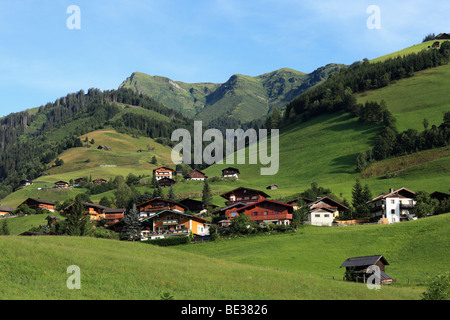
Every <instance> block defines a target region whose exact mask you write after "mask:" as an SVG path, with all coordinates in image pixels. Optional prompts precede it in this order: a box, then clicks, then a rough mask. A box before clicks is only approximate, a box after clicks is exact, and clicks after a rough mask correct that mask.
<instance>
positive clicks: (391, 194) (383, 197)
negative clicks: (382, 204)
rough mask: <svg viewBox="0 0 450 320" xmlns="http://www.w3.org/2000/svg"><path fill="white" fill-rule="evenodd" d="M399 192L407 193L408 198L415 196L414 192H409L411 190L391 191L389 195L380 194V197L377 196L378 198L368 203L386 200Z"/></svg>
mask: <svg viewBox="0 0 450 320" xmlns="http://www.w3.org/2000/svg"><path fill="white" fill-rule="evenodd" d="M400 192H406V193H409V195H410V196H413V197H414V195H415V194H416V193H415V192H414V191H411V190H409V189H406V188H400V189H397V190H395V191H393V192H389V193H385V194H382V195H380V196H378V197H376V198H374V199H372V200H370V201H369V202H374V201H378V200H381V199H386V198H388V197H390V196H393V195H395V194H396V193H400Z"/></svg>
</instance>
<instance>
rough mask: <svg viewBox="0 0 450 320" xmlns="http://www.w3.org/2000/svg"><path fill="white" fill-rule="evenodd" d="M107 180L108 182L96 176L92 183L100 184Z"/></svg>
mask: <svg viewBox="0 0 450 320" xmlns="http://www.w3.org/2000/svg"><path fill="white" fill-rule="evenodd" d="M107 182H108V181H107V180H105V179H102V178H98V179H95V180H94V181H92V183H93V184H95V185H100V184H103V183H107Z"/></svg>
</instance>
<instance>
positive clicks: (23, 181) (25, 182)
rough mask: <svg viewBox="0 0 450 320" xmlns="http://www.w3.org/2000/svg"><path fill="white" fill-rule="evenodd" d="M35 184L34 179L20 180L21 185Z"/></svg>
mask: <svg viewBox="0 0 450 320" xmlns="http://www.w3.org/2000/svg"><path fill="white" fill-rule="evenodd" d="M32 184H33V181H31V180H22V181H20V184H19V187H27V186H31V185H32Z"/></svg>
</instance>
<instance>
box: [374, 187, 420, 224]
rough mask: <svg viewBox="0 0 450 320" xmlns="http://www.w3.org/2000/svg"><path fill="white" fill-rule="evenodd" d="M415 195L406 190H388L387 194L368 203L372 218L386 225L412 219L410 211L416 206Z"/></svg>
mask: <svg viewBox="0 0 450 320" xmlns="http://www.w3.org/2000/svg"><path fill="white" fill-rule="evenodd" d="M415 195H416V194H415V192H413V191H411V190H408V189H406V188H401V189H398V190H394V189H390V190H389V193H386V194H382V195H380V196H378V197H376V198H374V199H372V200H371V201H369V204H370V205H371V208H370V212H371V214H372V217H373V218H375V219H376V220H381V221H382V222H387V223H396V222H401V221H405V220H410V219H414V215H413V212H412V210H413V209H414V206H415V205H416V201H415Z"/></svg>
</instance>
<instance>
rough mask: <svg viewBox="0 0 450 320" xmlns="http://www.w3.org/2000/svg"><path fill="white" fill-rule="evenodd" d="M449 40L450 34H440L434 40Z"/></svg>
mask: <svg viewBox="0 0 450 320" xmlns="http://www.w3.org/2000/svg"><path fill="white" fill-rule="evenodd" d="M448 39H450V33H440V34H438V35H437V36H436V40H448Z"/></svg>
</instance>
